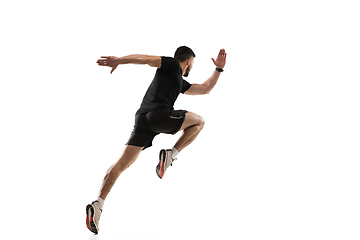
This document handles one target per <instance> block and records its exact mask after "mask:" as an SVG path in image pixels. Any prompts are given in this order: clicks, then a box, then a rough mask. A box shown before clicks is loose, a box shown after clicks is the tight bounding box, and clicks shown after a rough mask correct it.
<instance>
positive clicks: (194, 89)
mask: <svg viewBox="0 0 360 240" xmlns="http://www.w3.org/2000/svg"><path fill="white" fill-rule="evenodd" d="M220 74H221V73H220V72H218V71H216V70H215V71H214V73H213V74H212V75H211V77H210V78H209V79H208V80H206V81H205V82H204V83H203V84H191V87H190V88H189V89H188V90H187V91H186V92H185V94H188V95H203V94H209V93H210V91H211V90H212V89H213V88H214V87H215V85H216V83H217V81H218V79H219V77H220Z"/></svg>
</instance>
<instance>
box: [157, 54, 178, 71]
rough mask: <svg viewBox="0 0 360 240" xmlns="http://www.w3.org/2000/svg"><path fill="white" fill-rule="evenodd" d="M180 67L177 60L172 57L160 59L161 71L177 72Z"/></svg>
mask: <svg viewBox="0 0 360 240" xmlns="http://www.w3.org/2000/svg"><path fill="white" fill-rule="evenodd" d="M179 67H180V63H179V61H178V60H176V59H175V58H172V57H165V56H162V57H161V68H160V69H162V70H177V69H178V68H179Z"/></svg>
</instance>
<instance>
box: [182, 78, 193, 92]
mask: <svg viewBox="0 0 360 240" xmlns="http://www.w3.org/2000/svg"><path fill="white" fill-rule="evenodd" d="M190 87H191V84H190V83H189V82H188V81H186V80H183V82H182V85H181V93H185V92H186V91H187V90H189V88H190Z"/></svg>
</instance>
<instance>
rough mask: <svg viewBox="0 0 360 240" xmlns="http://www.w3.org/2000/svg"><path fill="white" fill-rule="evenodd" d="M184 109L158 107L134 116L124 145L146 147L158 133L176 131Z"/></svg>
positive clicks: (180, 122)
mask: <svg viewBox="0 0 360 240" xmlns="http://www.w3.org/2000/svg"><path fill="white" fill-rule="evenodd" d="M186 113H187V111H186V110H171V109H160V110H154V111H151V112H148V113H140V114H137V115H136V116H135V126H134V130H133V131H132V133H131V136H130V139H129V141H128V142H127V143H126V145H133V146H138V147H144V149H145V148H148V147H151V146H152V141H153V139H154V137H155V136H156V135H158V134H159V133H167V134H175V133H177V132H178V131H179V130H180V128H181V126H182V124H183V122H184V120H185V114H186Z"/></svg>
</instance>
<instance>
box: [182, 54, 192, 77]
mask: <svg viewBox="0 0 360 240" xmlns="http://www.w3.org/2000/svg"><path fill="white" fill-rule="evenodd" d="M193 64H194V58H191V59H190V61H189V65H188V66H187V67H186V70H185V73H184V75H183V76H184V77H187V76H189V73H190V71H191V69H192V67H193Z"/></svg>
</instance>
